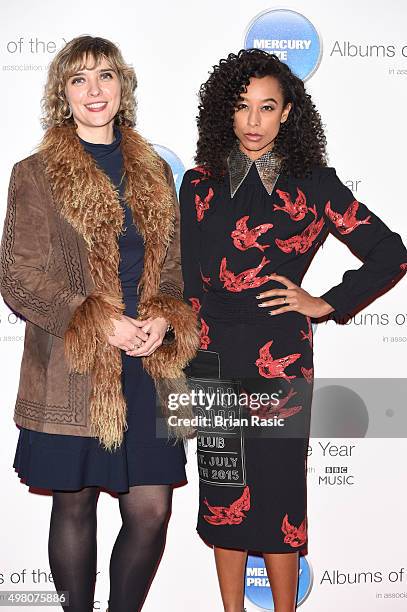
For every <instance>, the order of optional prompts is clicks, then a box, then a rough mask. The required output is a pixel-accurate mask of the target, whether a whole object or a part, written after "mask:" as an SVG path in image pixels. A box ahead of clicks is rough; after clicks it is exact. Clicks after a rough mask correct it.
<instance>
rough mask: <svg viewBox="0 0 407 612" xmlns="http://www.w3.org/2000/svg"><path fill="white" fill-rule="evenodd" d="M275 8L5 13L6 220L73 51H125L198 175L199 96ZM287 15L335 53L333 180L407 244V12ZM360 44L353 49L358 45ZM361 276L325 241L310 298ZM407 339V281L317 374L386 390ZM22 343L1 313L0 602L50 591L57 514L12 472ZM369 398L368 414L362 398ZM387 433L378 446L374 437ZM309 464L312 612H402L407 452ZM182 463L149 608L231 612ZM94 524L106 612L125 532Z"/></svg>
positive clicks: (324, 357) (109, 514)
mask: <svg viewBox="0 0 407 612" xmlns="http://www.w3.org/2000/svg"><path fill="white" fill-rule="evenodd" d="M277 7H278V8H280V7H281V5H277V6H276V5H273V4H272V3H271V2H270V3H268V2H265V1H263V0H251V1H250V2H247V0H233V1H232V0H223V1H221V2H220V1H219V0H216V1H214V0H206V1H205V2H198V1H197V0H173V2H166V1H165V0H155V1H153V2H134V1H131V0H116V2H106V0H99V2H97V3H86V2H78V0H72V1H71V2H70V3H63V2H59V1H58V0H52V1H51V0H42V1H39V0H37V2H32V1H31V0H14V2H10V3H8V4H5V3H3V5H2V19H1V24H0V63H1V65H2V66H1V95H0V104H1V116H2V133H3V154H2V163H1V165H0V189H1V196H2V198H1V202H2V205H1V208H0V210H1V213H0V217H2V216H3V215H4V211H5V205H6V192H7V186H8V180H9V176H10V171H11V167H12V164H13V163H14V162H15V161H17V160H19V159H22V158H24V157H26V156H27V155H29V154H30V153H31V152H32V151H33V149H34V147H35V145H36V144H37V143H38V141H39V140H40V138H41V135H42V131H41V128H40V124H39V116H40V106H39V102H40V98H41V95H42V87H43V83H44V78H45V74H46V68H47V65H48V63H49V61H50V60H51V59H52V57H53V56H54V54H55V51H56V50H57V49H59V48H60V47H61V46H62V45H63V43H64V39H65V40H69V39H71V38H73V37H74V36H77V35H79V34H92V35H99V36H104V37H107V38H109V39H111V40H113V41H114V42H116V43H118V44H119V46H120V47H121V49H122V52H123V54H124V57H125V58H126V60H127V61H128V62H129V63H131V64H132V65H133V66H134V67H135V69H136V73H137V76H138V81H139V88H138V94H137V98H138V126H137V127H138V129H139V131H140V132H141V133H142V134H143V135H144V136H145V137H147V138H148V139H149V140H150V141H151V142H153V143H157V144H160V145H162V146H165V147H168V148H169V149H170V150H171V151H173V152H174V153H176V155H177V156H178V157H179V158H180V159H181V160H182V162H183V164H184V165H185V167H190V166H191V165H192V158H193V155H194V150H195V142H196V128H195V116H196V112H197V98H196V92H197V91H198V88H199V85H200V84H201V82H203V81H204V80H206V78H207V74H208V71H209V70H210V68H211V66H212V65H213V64H215V63H217V62H218V60H219V59H220V58H221V57H225V56H226V55H227V53H229V52H230V51H234V52H237V51H238V50H239V49H240V48H242V47H243V45H244V37H245V32H246V29H247V27H248V25H249V24H250V22H251V21H252V20H253V19H254V18H255V17H256V15H258V14H259V13H261V12H262V11H265V10H268V9H274V8H277ZM283 8H286V9H292V10H294V11H298V12H300V13H301V14H303V15H305V16H306V17H307V18H308V19H309V20H310V21H311V23H312V24H313V25H314V26H315V27H316V29H317V30H318V32H319V34H320V36H321V39H322V42H323V55H322V60H321V63H320V65H319V67H318V69H317V70H316V72H315V73H314V74H313V75H312V77H311V78H310V79H309V80H308V81H307V87H308V89H309V91H310V93H312V95H313V97H314V100H315V101H316V103H317V106H318V108H319V109H320V112H321V114H322V117H323V120H324V123H325V124H326V126H327V128H326V129H327V136H328V144H329V154H330V165H333V166H335V167H336V169H337V172H338V175H339V176H340V177H341V179H342V180H343V181H346V182H347V184H348V185H349V186H350V187H351V188H352V189H353V192H354V194H355V197H356V198H358V199H359V200H360V201H362V202H364V203H365V204H366V205H367V206H368V207H369V208H371V209H372V210H373V211H374V212H375V213H376V214H378V215H379V216H380V217H381V218H382V219H383V220H384V221H385V222H386V223H387V224H388V225H389V226H390V227H391V228H392V229H395V230H396V231H398V232H399V233H400V234H401V235H402V237H403V239H404V241H405V242H406V235H407V231H406V230H407V227H406V226H407V216H406V214H405V182H404V181H405V159H406V155H405V142H406V141H407V129H406V122H405V108H406V104H407V87H406V82H407V28H406V20H407V7H406V5H405V2H404V0H388V1H387V2H386V3H383V2H379V1H378V0H359V1H358V2H354V1H352V2H351V1H349V0H342V1H341V2H339V1H338V2H324V1H323V0H297V1H290V0H288V1H287V3H286V4H285V5H283ZM270 38H271V34H270ZM348 43H349V45H356V46H355V47H352V46H351V47H349V45H348ZM359 45H360V49H359V50H358V46H359ZM372 45H376V46H378V47H371V46H372ZM381 46H383V49H382V47H381ZM366 47H369V49H368V53H367V57H365V56H364V55H366ZM339 49H341V51H339ZM355 49H356V51H355ZM350 55H354V57H350ZM359 265H360V262H359V260H358V259H356V258H355V257H354V256H353V255H352V254H351V253H350V251H348V250H347V249H346V247H345V246H344V245H342V244H341V243H340V242H338V241H336V240H335V239H334V238H333V237H332V236H330V237H329V238H328V240H327V242H326V243H325V246H324V248H323V249H321V250H320V251H319V253H318V255H317V257H316V258H315V259H314V261H313V265H312V267H311V269H310V271H309V272H308V273H307V275H306V277H305V279H304V282H303V286H304V288H306V289H307V290H308V291H310V292H311V293H312V294H314V295H320V294H321V293H323V292H324V291H326V290H327V289H328V288H330V287H331V286H333V285H335V284H337V283H338V282H339V281H340V280H341V277H342V274H343V271H344V270H345V269H348V268H350V267H359ZM403 298H404V299H403ZM367 314H368V315H370V316H366V315H367ZM406 330H407V308H406V300H405V283H403V282H401V283H400V284H399V285H397V286H396V287H395V288H394V290H393V291H391V292H390V293H388V294H387V295H384V296H382V297H380V298H379V299H377V300H376V301H375V302H373V303H372V304H371V305H370V306H369V307H368V308H367V309H366V310H364V311H362V312H361V313H360V314H359V315H357V316H356V317H355V318H354V319H353V320H351V321H350V323H349V324H348V325H346V326H343V325H336V324H335V323H334V322H332V321H331V322H329V323H326V324H321V325H319V326H318V329H317V330H314V331H315V332H316V333H315V376H316V377H317V378H321V379H325V378H326V379H335V377H348V378H350V379H356V378H359V377H365V378H368V379H372V380H373V379H376V382H377V379H386V378H397V377H404V375H405V362H406V360H405V357H406V350H405V348H406V344H407V331H406ZM23 333H24V325H23V323H21V322H19V321H16V320H15V317H14V315H11V314H10V312H9V310H8V309H7V307H6V306H5V305H4V304H3V303H2V304H1V306H0V360H1V366H2V380H1V382H2V384H1V389H2V393H1V410H0V427H1V431H2V444H1V446H0V453H1V471H0V484H1V521H0V530H1V531H0V537H1V540H0V590H1V589H8V590H11V589H20V588H21V589H42V590H47V589H50V588H52V587H51V586H50V582H49V578H47V573H49V567H48V560H47V532H48V523H49V513H50V508H51V498H50V497H49V496H47V495H38V494H33V493H29V492H28V489H27V487H26V486H25V485H23V484H20V482H19V480H18V478H17V476H16V475H15V473H14V471H13V469H12V461H13V457H14V451H15V444H16V440H17V433H18V432H17V429H16V427H15V426H14V424H13V421H12V414H13V404H14V399H15V394H16V388H17V383H18V372H19V360H20V356H21V352H22V348H23V342H22V339H23ZM331 384H335V381H332V380H331ZM348 386H352V385H351V384H350V383H349V385H348ZM362 400H364V401H365V403H367V402H366V398H364V397H362ZM387 400H388V401H387V403H386V405H384V406H383V411H382V413H380V414H379V415H376V416H375V417H373V416H372V415H371V421H370V425H372V424H373V418H376V417H377V418H382V419H383V423H387V421H386V418H387V420H388V421H389V420H390V419H395V418H397V417H398V416H400V414H401V412H402V411H403V410H404V409H405V404H404V406H403V405H399V404H397V403H396V402H395V401H394V397H393V401H392V396H389V397H388V398H387ZM368 408H369V406H367V409H368ZM375 431H376V434H375V435H377V436H379V435H380V433H378V432H379V428H378V427H376V429H375ZM400 435H404V434H403V433H400ZM328 443H331V446H327V444H328ZM335 444H336V445H337V446H338V447H339V446H341V453H339V451H338V452H337V453H336V452H335V450H334V448H333V446H334V445H335ZM352 445H353V448H351V447H352ZM311 449H312V453H311V455H310V458H309V464H308V465H309V481H308V482H309V493H308V495H309V554H308V555H307V562H308V567H309V568H310V571H311V575H312V579H311V581H310V585H309V586H310V589H309V595H308V597H307V598H306V599H305V600H304V601H303V603H302V604H301V610H304V612H308V611H312V612H325V611H326V610H327V609H330V610H332V611H333V612H340V611H341V612H342V610H344V609H347V610H350V611H352V612H353V611H358V612H359V611H365V610H366V611H368V612H376V611H377V612H379V611H380V612H383V611H385V612H387V611H389V612H390V611H393V610H394V611H397V610H400V611H401V610H405V609H406V602H407V578H406V575H407V560H406V553H405V550H406V545H407V533H406V529H405V508H406V478H405V449H406V444H405V440H404V439H403V438H390V439H389V438H387V439H386V438H384V437H383V438H381V439H380V438H379V437H377V438H371V437H366V438H365V439H362V438H358V439H354V440H348V439H338V440H335V439H329V438H328V439H321V440H320V439H317V438H313V439H312V440H311ZM324 449H325V450H324ZM330 449H331V450H330ZM188 458H189V463H188V477H189V484H188V485H187V486H184V487H182V488H179V489H177V490H176V491H175V493H174V503H173V515H172V519H171V521H170V524H169V531H168V538H167V547H166V551H165V553H164V557H163V560H162V563H161V565H160V567H159V570H158V574H157V576H156V579H155V581H154V583H153V585H152V588H151V591H150V594H149V597H148V600H147V602H146V604H145V608H144V609H145V610H146V612H158V610H162V609H163V608H164V607H165V609H166V610H174V611H175V610H177V611H178V610H185V611H187V610H191V609H193V610H195V611H196V612H204V611H205V612H206V611H208V610H211V611H215V610H221V609H222V606H221V601H220V597H219V594H218V587H217V580H216V575H215V568H214V563H213V559H212V551H211V550H210V548H208V547H207V546H205V545H204V544H203V543H202V541H201V540H200V539H199V537H198V536H197V535H196V532H195V522H196V512H197V486H198V481H197V475H196V465H195V449H194V445H193V444H191V445H190V448H189V453H188ZM332 466H337V467H340V468H347V474H348V475H349V476H352V477H351V478H348V480H347V481H346V482H345V484H338V483H336V484H331V485H328V484H325V482H326V481H324V480H321V477H323V476H324V475H325V472H326V468H329V467H332ZM280 468H281V469H282V467H281V466H273V468H272V466H263V468H262V469H270V477H271V478H272V469H280ZM98 520H99V524H98V530H99V541H98V542H99V543H98V546H99V549H98V569H99V572H100V574H99V576H98V581H97V589H96V602H95V610H99V609H100V610H105V609H106V605H107V595H108V562H109V555H110V551H111V548H112V545H113V542H114V539H115V537H116V534H117V532H118V529H119V524H120V521H119V513H118V505H117V501H116V500H115V499H114V498H113V497H111V496H109V495H108V494H106V493H102V494H101V496H100V500H99V507H98ZM38 571H41V572H44V573H42V574H38ZM246 606H247V608H248V610H249V611H252V612H253V611H254V610H265V609H270V608H266V607H259V606H255V605H254V603H253V601H251V600H249V599H248V600H247V603H246ZM5 609H11V608H5ZM50 609H56V608H50Z"/></svg>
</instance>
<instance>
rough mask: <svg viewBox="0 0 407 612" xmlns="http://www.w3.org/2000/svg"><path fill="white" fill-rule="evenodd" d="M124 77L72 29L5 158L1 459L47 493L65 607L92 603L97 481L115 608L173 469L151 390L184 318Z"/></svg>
mask: <svg viewBox="0 0 407 612" xmlns="http://www.w3.org/2000/svg"><path fill="white" fill-rule="evenodd" d="M135 87H136V77H135V74H134V71H133V69H132V68H131V67H129V66H128V65H127V64H126V63H125V62H124V60H123V57H122V55H121V53H120V51H119V49H118V48H117V47H116V46H115V45H114V44H113V43H111V42H110V41H108V40H105V39H102V38H93V37H90V36H82V37H78V38H75V39H74V40H72V41H70V42H69V43H68V44H67V45H66V46H65V47H64V48H63V49H62V50H61V51H60V52H59V53H58V54H57V55H56V57H55V58H54V60H53V62H52V63H51V65H50V68H49V73H48V80H47V84H46V88H45V97H44V100H43V107H44V125H45V127H46V128H47V131H46V133H45V136H44V139H43V141H42V143H41V145H40V147H39V150H38V152H36V153H35V154H34V155H32V156H30V157H28V158H27V159H25V160H23V161H20V162H19V163H17V164H16V165H15V166H14V168H13V171H12V176H11V182H10V190H9V200H8V209H7V216H6V220H5V225H4V234H3V241H2V248H1V293H2V295H3V297H4V299H5V301H6V302H7V303H8V304H9V306H10V307H11V308H12V309H13V310H15V311H16V312H18V313H20V314H21V315H22V316H23V317H24V318H25V319H26V321H27V323H26V337H25V345H24V354H23V358H22V364H21V375H20V384H19V390H18V396H17V402H16V408H15V416H14V420H15V422H16V424H17V425H18V426H19V428H20V433H19V440H18V446H17V451H16V455H15V461H14V467H15V469H16V470H17V472H18V475H19V476H20V477H21V478H22V479H23V480H24V482H25V483H26V484H27V485H29V486H32V487H40V488H45V489H51V490H52V495H53V505H52V513H51V523H50V533H49V560H50V566H51V570H52V575H53V578H54V582H55V586H56V588H57V590H58V591H68V593H69V606H68V605H66V604H65V605H62V607H63V608H64V609H67V610H69V611H70V612H85V611H86V612H89V610H92V609H93V597H94V586H95V579H96V506H97V500H98V493H99V490H100V488H104V489H107V490H108V491H111V492H113V493H116V494H117V496H118V499H119V506H120V512H121V516H122V519H123V525H122V527H121V530H120V533H119V535H118V537H117V540H116V542H115V545H114V548H113V552H112V556H111V561H110V597H109V609H110V612H130V611H132V610H134V611H136V610H139V609H140V608H141V606H142V603H143V601H144V599H145V596H146V592H147V590H148V586H149V584H150V583H151V579H152V577H153V575H154V572H155V569H156V566H157V564H158V562H159V559H160V556H161V553H162V550H163V546H164V540H165V534H166V526H167V522H168V517H169V513H170V505H171V498H172V486H173V484H174V483H177V482H181V481H185V452H184V445H183V443H182V439H181V438H180V436H178V438H177V439H176V440H175V443H174V440H169V439H168V437H165V436H162V437H160V436H158V435H157V433H156V403H157V402H156V398H157V392H158V391H159V389H160V385H164V386H165V387H166V388H169V384H168V381H177V384H178V383H179V380H181V381H182V368H183V367H184V365H185V364H186V363H187V362H188V360H189V359H190V358H191V357H192V356H193V355H194V353H195V350H196V348H197V345H198V331H197V322H196V316H195V314H194V313H193V312H192V310H191V309H190V308H189V306H187V305H186V304H185V303H184V302H183V301H182V277H181V270H180V261H179V211H178V205H177V198H176V195H175V192H174V186H173V180H172V175H171V170H170V169H169V167H168V166H167V165H166V163H165V162H164V161H163V160H162V159H161V158H160V157H158V156H157V155H156V153H155V152H154V150H153V149H152V148H151V146H150V145H149V144H148V143H147V142H146V141H145V140H144V139H143V138H142V137H141V136H140V135H139V134H138V133H137V132H136V131H135V130H134V122H135V99H134V90H135Z"/></svg>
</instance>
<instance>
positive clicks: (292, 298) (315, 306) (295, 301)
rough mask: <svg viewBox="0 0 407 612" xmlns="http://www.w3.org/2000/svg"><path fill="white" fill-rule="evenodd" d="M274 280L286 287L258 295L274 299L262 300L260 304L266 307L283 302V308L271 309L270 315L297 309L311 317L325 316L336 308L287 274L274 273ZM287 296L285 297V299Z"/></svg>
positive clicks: (261, 297) (258, 296)
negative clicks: (294, 281)
mask: <svg viewBox="0 0 407 612" xmlns="http://www.w3.org/2000/svg"><path fill="white" fill-rule="evenodd" d="M272 277H273V280H276V281H278V282H279V283H281V284H282V285H285V286H286V288H285V289H270V291H263V292H262V293H259V295H257V296H256V297H257V299H258V300H260V299H261V300H263V298H270V297H272V298H273V299H272V300H270V301H262V302H260V304H258V306H259V307H260V308H264V307H266V306H278V305H279V304H282V306H281V308H276V309H275V310H270V312H269V314H270V315H276V314H281V313H283V312H289V311H290V310H291V311H297V312H300V313H301V314H303V315H307V316H309V317H315V318H319V317H323V316H325V315H326V314H329V313H330V312H332V311H333V310H334V308H332V306H331V305H330V304H328V302H326V301H325V300H323V299H322V298H320V297H314V296H312V295H310V294H309V293H308V291H305V289H303V288H302V287H299V286H298V285H296V284H295V283H293V282H292V281H290V279H289V278H287V277H286V276H282V275H280V274H273V275H272ZM284 298H285V299H284Z"/></svg>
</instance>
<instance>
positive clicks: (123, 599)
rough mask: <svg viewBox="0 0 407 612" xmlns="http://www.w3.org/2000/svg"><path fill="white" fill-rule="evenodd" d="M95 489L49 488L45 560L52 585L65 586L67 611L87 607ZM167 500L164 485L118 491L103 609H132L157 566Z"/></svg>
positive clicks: (120, 611)
mask: <svg viewBox="0 0 407 612" xmlns="http://www.w3.org/2000/svg"><path fill="white" fill-rule="evenodd" d="M98 494H99V490H98V489H97V488H96V487H87V488H85V489H81V490H80V491H69V492H68V491H54V492H53V505H52V513H51V525H50V533H49V543H48V551H49V561H50V567H51V572H52V576H53V579H54V583H55V588H56V589H57V590H58V591H69V607H68V606H66V607H64V606H63V609H64V610H67V612H92V610H93V598H94V590H95V581H96V507H97V500H98ZM171 499H172V487H171V486H170V485H143V486H135V487H131V488H130V490H129V493H122V494H120V495H119V506H120V514H121V517H122V520H123V524H122V527H121V529H120V532H119V535H118V536H117V539H116V542H115V545H114V547H113V551H112V556H111V559H110V596H109V612H138V611H139V610H140V609H141V607H142V604H143V601H144V599H145V596H146V594H147V591H148V588H149V586H150V584H151V580H152V578H153V577H154V573H155V570H156V568H157V566H158V563H159V560H160V557H161V554H162V551H163V548H164V544H165V536H166V530H167V523H168V518H169V515H170V508H171Z"/></svg>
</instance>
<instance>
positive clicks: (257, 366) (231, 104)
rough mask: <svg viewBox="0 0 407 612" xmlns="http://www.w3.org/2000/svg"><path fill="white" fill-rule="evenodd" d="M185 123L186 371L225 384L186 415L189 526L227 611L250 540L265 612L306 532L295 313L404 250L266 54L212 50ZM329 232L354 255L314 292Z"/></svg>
mask: <svg viewBox="0 0 407 612" xmlns="http://www.w3.org/2000/svg"><path fill="white" fill-rule="evenodd" d="M198 128H199V140H198V147H197V155H196V161H197V162H198V166H197V167H196V168H194V169H192V170H189V171H187V172H186V174H185V176H184V179H183V183H182V187H181V192H180V201H181V252H182V266H183V274H184V283H185V290H184V298H185V299H186V300H188V301H189V302H190V303H191V304H192V306H193V307H194V309H195V310H196V311H197V312H199V315H200V318H201V350H200V351H199V354H198V357H197V358H196V359H195V360H194V361H193V362H192V363H191V373H192V374H194V371H195V372H198V371H199V373H200V375H201V376H202V375H204V376H203V377H204V378H205V376H206V377H207V378H208V377H209V378H211V377H213V378H216V377H217V378H218V379H219V380H220V381H222V380H230V381H234V382H235V383H236V384H237V383H239V384H240V387H236V388H239V389H240V392H239V394H236V396H235V397H237V398H238V401H237V402H236V400H235V403H234V405H233V406H232V408H233V409H231V408H230V405H229V406H228V405H226V406H225V405H222V403H221V402H218V403H217V404H215V406H216V408H213V406H212V408H211V410H208V411H206V414H207V416H208V419H207V421H206V423H205V422H203V419H202V420H201V422H200V424H199V431H198V464H199V477H200V506H199V518H198V533H199V534H200V535H201V536H202V538H203V539H204V540H205V541H206V542H208V543H209V544H211V545H213V546H214V550H215V559H216V566H217V571H218V577H219V582H220V588H221V593H222V598H223V603H224V608H225V610H227V611H228V612H240V611H241V610H242V606H243V591H244V567H245V562H246V557H247V551H248V550H250V551H259V552H261V553H263V555H264V559H265V563H266V567H267V572H268V576H269V579H270V583H271V589H272V594H273V598H274V606H275V610H276V612H292V610H294V609H295V607H296V603H295V602H296V592H297V582H298V557H299V553H300V554H306V552H307V542H308V540H307V527H308V523H307V490H306V467H307V449H308V438H309V424H310V408H311V399H312V388H313V349H312V340H313V339H312V327H311V318H317V319H319V318H321V317H326V316H328V315H329V317H332V318H334V319H335V320H336V321H339V320H341V319H342V318H345V317H347V316H349V314H350V313H352V312H354V311H355V310H356V309H360V308H361V307H364V306H366V304H367V302H368V301H371V300H372V299H374V297H375V296H377V294H378V292H383V290H386V289H388V288H390V286H392V285H394V283H395V281H396V280H397V279H398V278H399V277H401V276H402V275H403V273H404V271H405V269H406V266H407V263H406V262H407V251H406V248H405V246H404V244H403V242H402V240H401V238H400V236H399V235H398V234H397V233H395V232H392V231H391V230H390V229H389V228H388V227H387V226H386V225H385V224H384V223H383V221H382V220H381V219H380V218H379V217H378V216H377V215H375V214H374V213H373V212H372V211H371V210H369V209H368V208H367V207H366V206H365V205H364V204H362V203H360V202H358V201H357V200H356V199H355V197H354V196H353V195H352V193H351V191H350V190H349V189H348V188H347V187H345V185H343V183H342V182H341V181H340V180H339V178H338V177H337V175H336V173H335V170H334V169H333V168H328V167H327V166H326V153H325V144H326V141H325V136H324V131H323V128H322V125H321V118H320V115H319V113H318V111H317V110H316V108H315V106H314V104H313V102H312V100H311V97H310V96H309V94H307V93H306V91H305V88H304V84H303V82H302V81H301V80H300V79H299V78H297V77H296V76H295V75H294V74H293V73H292V72H291V71H290V69H289V68H288V67H287V66H286V65H285V64H284V63H282V62H280V61H279V60H278V58H277V57H276V56H274V55H270V54H267V53H265V52H263V51H260V50H254V49H249V50H243V51H240V52H239V53H238V54H237V55H234V54H230V55H229V56H228V57H227V59H223V60H221V61H220V62H219V64H218V65H217V66H215V67H214V69H213V71H212V73H211V74H210V77H209V79H208V80H207V82H206V83H204V84H203V85H202V87H201V90H200V106H199V117H198ZM329 233H332V234H334V236H336V237H337V238H339V239H340V240H341V241H343V242H344V243H345V244H346V245H347V246H348V247H349V248H350V249H351V250H352V252H354V253H356V254H357V255H358V256H359V257H360V258H361V259H362V260H363V265H362V266H361V267H360V268H359V269H357V270H348V271H347V272H345V274H344V276H343V280H342V282H341V283H340V284H339V285H337V286H335V287H332V288H331V289H330V290H329V291H327V292H326V293H324V294H323V295H322V296H320V297H316V296H313V295H310V293H308V292H307V291H306V290H305V289H303V288H302V287H301V281H302V278H303V276H304V274H305V272H306V270H307V268H308V267H309V265H310V263H311V261H312V259H313V257H314V255H315V253H316V252H317V251H318V249H319V247H320V246H321V244H322V243H323V242H324V240H325V239H326V237H327V235H328V234H329ZM194 364H195V370H194ZM198 366H199V367H198ZM239 381H240V382H239ZM215 388H216V383H214V384H213V389H215ZM231 388H234V387H231ZM254 392H256V399H257V400H259V401H257V402H254V401H253V400H254V399H255V393H254ZM259 392H262V393H263V395H262V396H260V395H259ZM243 398H246V401H245V402H243V401H241V400H242V399H243ZM208 402H209V400H208ZM204 412H205V410H203V412H202V413H204ZM200 414H201V413H200ZM226 415H227V416H226ZM230 415H232V416H233V417H234V418H229V417H230ZM216 417H220V420H219V419H218V420H216ZM222 417H223V419H222ZM239 417H240V418H239Z"/></svg>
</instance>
